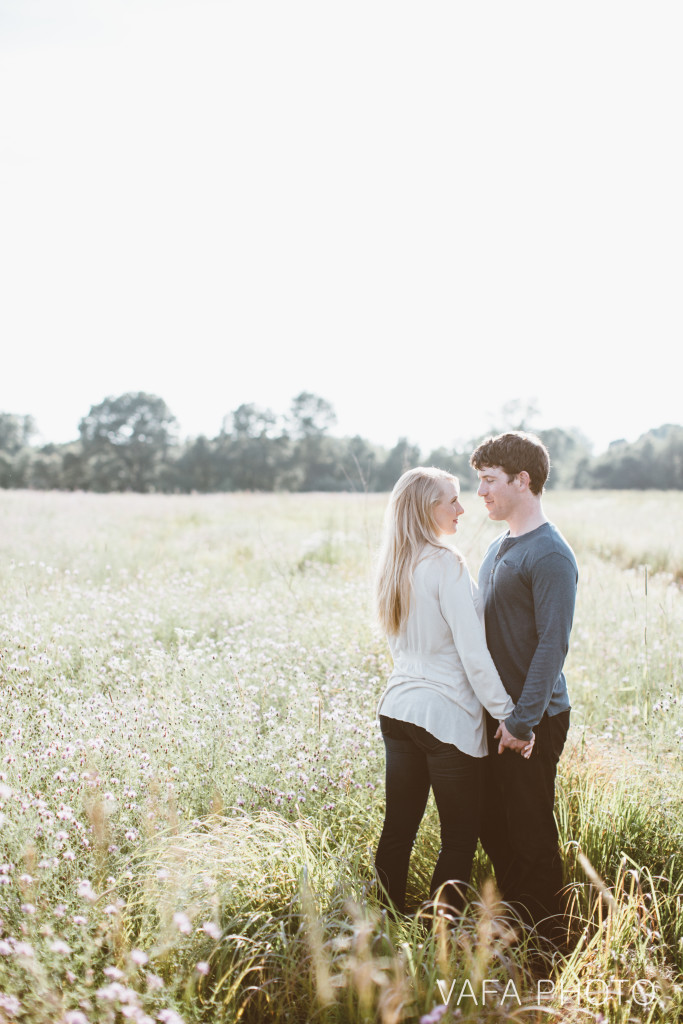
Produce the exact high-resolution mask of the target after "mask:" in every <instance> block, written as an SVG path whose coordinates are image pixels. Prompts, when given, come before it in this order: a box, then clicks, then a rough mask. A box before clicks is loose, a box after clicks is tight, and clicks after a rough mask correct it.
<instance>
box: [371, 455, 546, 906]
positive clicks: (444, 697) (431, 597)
mask: <svg viewBox="0 0 683 1024" xmlns="http://www.w3.org/2000/svg"><path fill="white" fill-rule="evenodd" d="M463 512H464V509H463V507H462V505H461V504H460V500H459V484H458V480H457V479H456V478H455V477H454V476H452V475H451V474H450V473H446V472H445V471H444V470H441V469H434V468H425V467H422V466H419V467H418V468H416V469H411V470H409V471H408V472H407V473H404V474H403V476H402V477H401V478H400V480H399V481H398V483H397V484H396V486H395V487H394V490H393V492H392V494H391V499H390V502H389V507H388V509H387V515H386V520H385V528H384V539H383V545H382V549H381V553H380V561H379V569H378V574H377V583H376V595H375V596H376V606H377V613H378V618H379V622H380V624H381V626H382V628H383V630H384V632H385V633H386V634H387V638H388V641H389V646H390V649H391V653H392V656H393V659H394V670H393V672H392V674H391V676H390V678H389V681H388V684H387V688H386V690H385V691H384V694H383V695H382V697H381V699H380V702H379V707H378V715H379V721H380V727H381V730H382V736H383V739H384V744H385V748H386V815H385V820H384V828H383V830H382V835H381V838H380V841H379V845H378V847H377V854H376V857H375V867H376V869H377V874H378V877H379V881H380V883H381V885H382V887H383V889H384V892H385V894H386V896H388V898H389V900H390V901H391V903H392V904H393V905H394V907H395V908H396V909H397V910H398V911H399V912H401V913H403V912H404V911H405V892H406V881H407V877H408V864H409V861H410V853H411V850H412V847H413V843H414V841H415V836H416V835H417V830H418V828H419V825H420V822H421V820H422V816H423V814H424V811H425V807H426V805H427V798H428V796H429V789H430V786H431V788H432V789H433V790H434V798H435V801H436V806H437V809H438V812H439V820H440V825H441V850H440V852H439V857H438V860H437V862H436V867H435V868H434V874H433V876H432V881H431V887H430V895H431V897H432V898H434V897H435V896H436V895H437V894H439V901H440V904H446V905H447V906H448V907H450V908H453V909H456V910H457V909H461V908H462V906H463V904H464V887H465V885H466V884H467V882H468V880H469V876H470V870H471V867H472V859H473V857H474V851H475V849H476V845H477V837H478V831H479V805H480V773H481V764H482V760H481V759H482V758H483V757H484V756H485V755H486V751H487V747H486V731H485V726H484V710H483V708H484V707H485V708H486V709H487V711H489V713H490V714H491V715H492V716H493V717H494V718H498V719H504V718H507V717H508V715H509V714H510V713H511V712H512V710H513V708H514V704H513V702H512V700H511V699H510V697H509V696H508V694H507V693H506V692H505V689H504V687H503V684H502V683H501V681H500V677H499V675H498V673H497V671H496V669H495V666H494V664H493V661H492V660H491V656H490V654H489V652H488V650H487V648H486V638H485V636H484V628H483V625H482V622H481V621H480V618H479V615H478V612H477V609H476V607H475V593H476V587H475V584H474V582H473V580H472V578H471V577H470V574H469V571H468V569H467V566H466V565H465V562H464V559H463V558H462V556H461V555H460V554H459V553H458V552H456V551H455V550H454V549H453V548H450V547H448V546H447V545H446V544H444V543H443V541H442V539H441V538H443V537H445V536H448V535H452V534H454V533H455V532H456V530H457V527H458V518H459V517H460V516H461V515H462V514H463ZM482 705H483V707H482ZM532 745H533V740H532V742H531V743H530V744H529V746H528V747H527V748H525V751H524V756H525V757H528V756H529V755H530V754H531V748H532ZM454 881H456V882H460V883H462V884H461V885H459V886H456V885H455V884H452V883H453V882H454ZM445 883H449V884H445ZM442 887H443V888H442Z"/></svg>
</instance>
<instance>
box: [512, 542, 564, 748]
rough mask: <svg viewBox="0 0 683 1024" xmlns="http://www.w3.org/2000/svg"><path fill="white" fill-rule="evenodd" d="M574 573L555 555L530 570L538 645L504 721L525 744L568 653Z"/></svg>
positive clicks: (542, 559)
mask: <svg viewBox="0 0 683 1024" xmlns="http://www.w3.org/2000/svg"><path fill="white" fill-rule="evenodd" d="M576 579H577V577H576V569H575V567H574V565H573V563H572V561H571V560H570V559H569V558H567V557H566V556H565V555H563V554H561V553H560V552H558V551H553V552H551V553H550V554H548V555H545V556H544V557H543V558H541V559H540V560H539V561H538V562H537V563H536V564H535V565H534V566H533V569H532V578H531V587H532V594H533V600H534V617H535V620H536V636H537V638H538V645H537V647H536V651H535V653H534V656H533V658H532V660H531V665H530V666H529V671H528V672H527V677H526V679H525V681H524V686H523V688H522V693H521V694H520V697H519V700H518V701H517V704H516V706H515V710H514V711H513V712H512V714H511V715H510V716H509V717H508V718H506V720H505V725H506V727H507V730H508V732H509V733H510V734H511V735H512V736H513V737H515V738H516V739H518V740H528V738H529V736H530V735H531V730H532V729H533V728H534V726H535V725H538V723H539V722H540V721H541V719H542V717H543V715H544V713H545V710H546V708H547V707H548V704H549V702H550V697H551V695H552V692H553V687H554V686H555V683H556V682H557V680H558V678H559V676H560V674H561V672H562V666H563V665H564V660H565V658H566V656H567V650H568V649H569V634H570V632H571V628H572V620H573V617H574V605H575V603H576Z"/></svg>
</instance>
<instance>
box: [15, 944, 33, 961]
mask: <svg viewBox="0 0 683 1024" xmlns="http://www.w3.org/2000/svg"><path fill="white" fill-rule="evenodd" d="M14 952H15V953H16V954H17V956H24V957H26V959H27V960H32V959H33V957H34V956H35V953H34V950H33V946H32V945H31V943H30V942H16V943H15V944H14Z"/></svg>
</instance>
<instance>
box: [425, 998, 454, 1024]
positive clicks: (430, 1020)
mask: <svg viewBox="0 0 683 1024" xmlns="http://www.w3.org/2000/svg"><path fill="white" fill-rule="evenodd" d="M447 1012H448V1005H447V1004H446V1003H444V1005H443V1006H435V1007H434V1009H433V1010H432V1011H431V1013H426V1014H425V1015H424V1016H423V1017H420V1024H439V1021H440V1020H441V1018H442V1017H443V1015H444V1014H445V1013H447Z"/></svg>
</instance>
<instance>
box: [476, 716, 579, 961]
mask: <svg viewBox="0 0 683 1024" xmlns="http://www.w3.org/2000/svg"><path fill="white" fill-rule="evenodd" d="M486 718H487V733H488V742H489V753H488V756H487V757H486V758H485V768H484V788H483V807H482V823H481V832H480V838H481V843H482V846H483V847H484V850H485V851H486V853H487V854H488V856H489V858H490V859H491V862H492V864H493V869H494V871H495V873H496V881H497V883H498V888H499V889H500V891H501V894H502V897H503V899H504V900H505V901H506V903H509V904H511V905H512V906H513V907H514V909H515V910H516V911H517V912H518V913H519V915H520V917H521V918H522V920H524V921H526V922H528V923H529V924H531V925H534V926H535V927H536V929H537V931H538V933H539V934H540V935H542V936H545V937H546V938H547V939H549V940H550V941H551V942H552V943H553V944H554V945H556V946H561V945H562V937H563V932H564V929H563V920H562V898H561V890H562V885H563V879H562V857H561V854H560V849H559V842H558V833H557V826H556V824H555V815H554V806H555V775H556V770H557V762H558V761H559V759H560V755H561V753H562V749H563V747H564V744H565V740H566V738H567V732H568V730H569V711H568V710H567V711H561V712H560V713H559V714H558V715H553V716H552V717H549V716H548V715H547V714H545V715H544V716H543V718H542V719H541V721H540V722H539V723H538V725H537V726H536V727H535V728H534V732H535V734H536V743H535V745H534V749H533V752H532V754H531V757H530V758H529V760H528V761H527V760H525V759H524V758H523V757H522V756H521V755H520V754H518V753H515V752H513V751H510V750H505V751H503V753H502V754H499V753H498V741H497V740H495V739H494V738H493V736H494V733H495V732H496V729H497V728H498V722H497V721H496V720H495V719H493V718H491V716H490V715H488V714H487V716H486Z"/></svg>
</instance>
